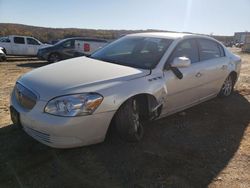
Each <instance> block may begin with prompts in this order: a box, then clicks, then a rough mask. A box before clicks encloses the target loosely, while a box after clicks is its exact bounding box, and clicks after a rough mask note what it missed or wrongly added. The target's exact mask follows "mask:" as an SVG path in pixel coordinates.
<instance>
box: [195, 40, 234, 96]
mask: <svg viewBox="0 0 250 188" xmlns="http://www.w3.org/2000/svg"><path fill="white" fill-rule="evenodd" d="M197 43H198V47H199V56H200V62H198V63H197V64H199V65H200V66H201V69H200V78H199V79H200V82H201V84H202V86H201V89H200V95H201V96H200V98H201V99H206V98H209V97H211V96H213V95H216V94H217V93H218V92H219V90H220V88H221V86H222V84H223V82H224V81H225V79H226V77H227V75H228V74H229V73H228V68H227V66H228V64H229V61H230V60H229V58H228V57H226V56H225V52H224V49H223V47H222V46H221V45H220V44H219V43H217V42H216V41H213V40H210V39H203V38H198V39H197Z"/></svg>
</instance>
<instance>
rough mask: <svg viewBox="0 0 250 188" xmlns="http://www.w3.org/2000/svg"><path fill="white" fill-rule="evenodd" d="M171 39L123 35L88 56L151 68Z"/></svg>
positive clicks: (156, 62)
mask: <svg viewBox="0 0 250 188" xmlns="http://www.w3.org/2000/svg"><path fill="white" fill-rule="evenodd" d="M172 41H173V40H171V39H163V38H154V37H134V36H133V37H131V36H129V37H123V38H121V39H119V40H117V41H115V42H113V43H111V44H110V45H108V46H106V47H104V48H102V49H100V50H98V51H97V52H96V53H94V54H92V55H91V56H90V57H91V58H94V59H98V60H102V61H106V62H110V63H115V64H120V65H125V66H130V67H136V68H142V69H152V68H154V67H155V66H156V65H157V64H158V62H159V61H160V59H161V58H162V56H163V54H164V53H165V52H166V50H167V49H168V47H169V46H170V44H171V43H172Z"/></svg>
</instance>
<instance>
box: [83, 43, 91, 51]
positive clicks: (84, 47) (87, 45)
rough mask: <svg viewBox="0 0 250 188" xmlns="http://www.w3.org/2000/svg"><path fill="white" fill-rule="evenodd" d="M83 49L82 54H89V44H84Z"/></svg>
mask: <svg viewBox="0 0 250 188" xmlns="http://www.w3.org/2000/svg"><path fill="white" fill-rule="evenodd" d="M83 49H84V52H89V51H90V45H89V43H84V45H83Z"/></svg>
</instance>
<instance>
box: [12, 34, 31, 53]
mask: <svg viewBox="0 0 250 188" xmlns="http://www.w3.org/2000/svg"><path fill="white" fill-rule="evenodd" d="M12 52H13V54H15V55H28V53H27V45H26V44H25V39H24V37H13V45H12Z"/></svg>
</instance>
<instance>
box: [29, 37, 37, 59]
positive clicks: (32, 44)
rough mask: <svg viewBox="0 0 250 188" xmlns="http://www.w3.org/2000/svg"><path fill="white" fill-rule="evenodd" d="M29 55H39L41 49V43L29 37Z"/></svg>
mask: <svg viewBox="0 0 250 188" xmlns="http://www.w3.org/2000/svg"><path fill="white" fill-rule="evenodd" d="M26 42H27V55H37V52H38V49H39V48H40V43H39V42H38V41H37V40H35V39H34V38H30V37H27V38H26Z"/></svg>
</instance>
